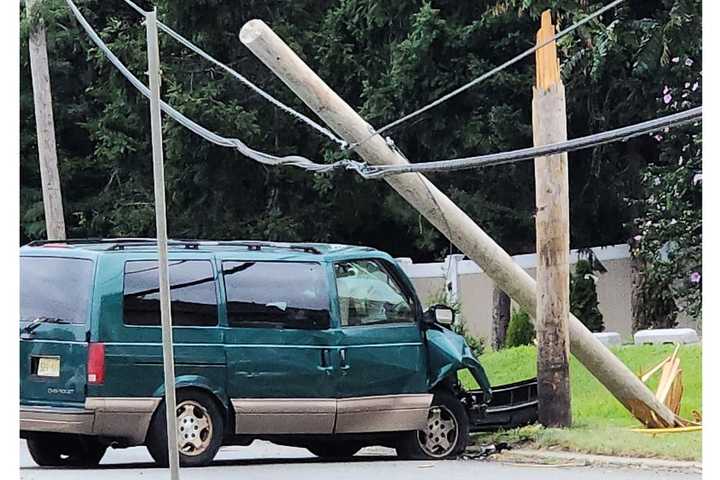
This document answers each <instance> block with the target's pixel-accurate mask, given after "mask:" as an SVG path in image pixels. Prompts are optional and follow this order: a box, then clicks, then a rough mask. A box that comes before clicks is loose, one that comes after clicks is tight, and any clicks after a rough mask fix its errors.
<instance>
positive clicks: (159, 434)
mask: <svg viewBox="0 0 720 480" xmlns="http://www.w3.org/2000/svg"><path fill="white" fill-rule="evenodd" d="M175 411H176V418H177V443H178V452H179V454H180V465H182V466H183V467H199V466H203V465H207V464H209V463H210V462H212V460H213V458H215V455H216V454H217V451H218V450H219V449H220V446H221V445H222V439H223V434H224V424H223V416H222V414H221V412H220V409H219V408H218V406H217V403H216V402H215V401H214V400H213V398H212V397H210V395H208V394H206V393H203V392H198V391H195V390H179V391H178V392H177V408H176V410H175ZM166 424H167V422H166V417H165V402H163V403H162V404H161V405H160V407H159V408H158V409H157V410H156V411H155V414H154V415H153V420H152V422H151V423H150V429H149V430H148V434H147V439H146V442H145V443H146V445H147V449H148V451H149V452H150V455H151V456H152V457H153V459H154V460H155V462H156V463H158V464H159V465H162V466H167V464H168V447H167V428H166Z"/></svg>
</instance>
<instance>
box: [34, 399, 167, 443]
mask: <svg viewBox="0 0 720 480" xmlns="http://www.w3.org/2000/svg"><path fill="white" fill-rule="evenodd" d="M159 403H160V398H117V397H109V398H99V397H95V398H88V399H86V400H85V406H84V408H73V407H51V406H36V405H20V436H21V437H26V436H28V433H29V432H52V433H70V434H79V435H95V436H105V437H111V438H116V439H120V440H123V441H124V442H125V443H127V445H140V444H142V443H144V442H145V435H146V434H147V429H148V427H149V426H150V420H151V419H152V414H153V412H154V411H155V409H156V408H157V406H158V404H159Z"/></svg>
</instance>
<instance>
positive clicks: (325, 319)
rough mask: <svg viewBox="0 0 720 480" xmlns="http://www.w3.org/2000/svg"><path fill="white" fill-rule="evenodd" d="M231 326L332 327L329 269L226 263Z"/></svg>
mask: <svg viewBox="0 0 720 480" xmlns="http://www.w3.org/2000/svg"><path fill="white" fill-rule="evenodd" d="M222 270H223V277H224V279H225V295H226V297H227V299H226V303H227V314H228V323H229V324H230V326H231V327H258V328H295V329H327V328H330V311H329V310H330V299H329V296H328V288H327V278H326V275H325V269H324V268H323V267H322V265H320V264H319V263H300V262H230V261H228V262H223V264H222Z"/></svg>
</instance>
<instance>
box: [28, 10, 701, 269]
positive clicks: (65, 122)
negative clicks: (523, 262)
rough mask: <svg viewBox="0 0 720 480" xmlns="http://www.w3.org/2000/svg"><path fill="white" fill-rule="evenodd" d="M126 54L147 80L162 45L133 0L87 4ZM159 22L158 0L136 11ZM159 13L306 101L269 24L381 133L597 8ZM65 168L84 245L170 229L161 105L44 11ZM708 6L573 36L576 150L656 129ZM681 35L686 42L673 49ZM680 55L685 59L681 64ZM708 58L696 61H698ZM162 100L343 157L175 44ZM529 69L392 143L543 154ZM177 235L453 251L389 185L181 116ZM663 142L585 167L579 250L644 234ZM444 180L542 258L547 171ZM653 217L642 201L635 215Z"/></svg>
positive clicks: (607, 23)
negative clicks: (599, 135)
mask: <svg viewBox="0 0 720 480" xmlns="http://www.w3.org/2000/svg"><path fill="white" fill-rule="evenodd" d="M78 3H79V6H80V8H81V10H82V11H83V12H84V14H85V15H86V17H87V18H88V19H89V21H90V22H91V23H92V24H93V25H94V26H95V27H96V29H97V30H98V31H99V32H100V35H101V36H102V38H103V39H105V41H106V42H107V43H108V44H109V46H110V47H111V48H112V49H113V50H114V52H115V53H116V54H117V55H118V56H119V57H120V58H121V59H122V60H123V61H124V62H125V63H126V64H127V65H128V66H129V67H130V68H131V69H132V70H133V71H134V72H135V73H136V74H137V75H138V76H140V77H141V74H142V72H144V71H145V70H146V68H147V67H146V53H145V31H144V28H143V27H142V25H141V22H140V18H139V17H138V16H137V14H136V13H135V12H133V11H132V10H130V9H129V8H127V7H126V6H125V5H124V4H123V3H122V2H121V1H119V0H117V1H107V0H104V1H100V0H86V1H82V2H78ZM139 3H140V4H141V6H143V7H146V8H148V7H149V6H150V2H149V1H141V2H139ZM154 3H155V4H156V5H157V7H158V11H159V14H160V18H161V19H162V20H163V21H164V22H165V23H167V24H168V25H170V26H172V27H173V28H174V29H176V30H177V31H179V32H181V33H182V34H184V35H186V36H187V37H188V38H190V39H191V40H192V41H193V42H194V43H196V44H198V45H200V46H201V47H202V48H204V49H205V50H207V51H208V52H210V53H212V54H213V55H215V56H217V57H218V58H219V59H220V60H221V61H223V62H226V63H228V64H230V65H232V66H233V67H234V68H236V69H238V70H239V71H241V72H242V73H243V74H245V75H247V76H248V77H249V78H251V79H252V80H253V81H255V82H257V83H258V84H259V85H260V86H261V87H263V88H264V89H267V90H268V91H270V92H272V93H273V95H276V96H277V97H278V98H280V99H281V100H282V101H284V102H286V103H288V104H289V105H292V106H294V107H297V108H299V109H303V106H302V104H301V102H300V101H299V100H298V99H297V98H296V97H295V96H294V95H293V94H292V93H291V92H290V91H289V90H288V89H287V88H286V87H285V86H284V85H283V84H282V82H280V81H279V80H278V79H277V78H276V77H275V76H274V75H273V74H272V73H271V72H270V71H269V70H267V68H265V67H264V66H263V65H262V64H260V62H259V61H257V59H255V58H254V57H253V56H252V54H251V53H250V52H248V51H247V50H246V49H245V48H244V47H243V46H242V45H241V44H240V42H239V41H238V39H237V33H238V30H239V28H240V26H241V25H243V23H244V22H246V21H247V20H249V19H251V18H262V19H263V20H265V21H266V22H267V23H268V24H269V25H271V26H272V28H273V29H274V30H275V31H276V32H277V33H278V34H279V35H280V36H281V37H282V38H284V39H285V40H286V41H287V42H288V43H289V44H290V46H291V47H292V48H293V49H295V50H296V51H297V52H298V53H299V54H300V56H301V57H302V58H303V59H304V60H305V61H306V62H307V63H308V64H309V65H310V66H311V67H312V68H313V69H315V70H316V71H317V73H318V74H319V75H320V77H322V78H323V79H325V80H326V81H327V83H328V84H329V85H330V86H332V87H333V88H334V89H335V90H336V91H337V92H338V93H339V94H340V96H342V97H343V98H344V99H345V100H346V101H347V102H348V103H349V104H350V105H353V106H355V107H357V109H358V110H359V111H360V113H361V114H362V115H363V116H364V117H366V118H367V119H368V120H369V121H370V122H371V123H373V124H374V125H375V126H380V125H382V124H385V123H386V122H389V121H391V120H394V119H395V118H397V117H398V116H400V115H402V114H404V113H408V112H410V111H412V110H414V109H415V108H418V107H420V106H422V105H424V104H426V103H427V102H429V101H431V100H433V99H435V98H437V97H438V96H440V95H441V94H444V93H446V92H448V91H449V90H451V89H453V88H456V87H458V86H460V85H461V84H463V83H464V82H466V81H468V80H470V79H471V78H473V77H475V76H477V75H479V74H481V73H484V72H485V71H487V70H489V69H490V68H492V67H495V66H497V65H499V64H500V63H502V62H504V61H505V60H506V59H507V58H509V57H510V56H512V55H514V54H515V53H517V52H520V51H523V50H525V49H526V48H528V47H529V46H530V45H532V44H533V43H534V39H535V32H536V30H537V28H538V23H539V22H538V20H539V14H540V13H541V11H542V10H543V9H545V8H552V9H553V12H555V14H556V18H557V23H559V24H560V25H561V26H567V25H568V24H569V23H570V22H571V21H574V20H577V19H579V18H581V17H582V16H583V15H585V14H586V13H587V12H588V11H591V10H593V9H596V8H598V7H599V6H600V5H601V4H602V3H604V2H600V1H590V0H583V1H580V2H575V1H572V2H571V1H567V0H555V1H547V0H542V1H532V2H530V1H527V0H506V1H497V0H493V1H489V0H481V1H468V0H462V1H458V0H452V1H450V0H434V1H427V0H399V1H393V2H386V1H378V0H338V1H330V0H312V1H310V0H293V1H289V0H288V1H279V0H252V1H245V2H238V1H231V0H199V1H192V2H190V1H178V0H173V1H170V0H157V1H156V2H154ZM42 14H43V17H44V18H45V21H46V24H47V27H48V43H49V55H50V62H51V64H50V71H51V81H52V86H53V95H54V112H55V120H56V129H57V139H58V150H59V159H60V160H59V166H60V175H61V179H62V188H63V196H64V204H65V211H66V216H67V218H66V224H67V228H68V234H69V236H73V237H84V236H109V235H132V236H142V235H153V232H154V220H153V206H152V205H153V204H152V201H153V196H152V175H151V153H150V141H149V140H150V138H149V131H150V129H149V115H148V104H147V102H146V101H145V99H144V98H143V97H142V96H141V95H139V94H138V93H137V92H135V91H134V90H133V89H132V87H131V86H129V85H128V84H127V82H126V81H125V80H124V79H123V78H122V77H121V76H120V75H119V74H118V72H116V71H115V70H114V68H113V67H112V66H111V65H110V64H109V63H108V62H107V61H106V60H105V59H104V58H103V56H102V54H101V53H100V52H99V51H98V50H97V49H96V48H94V46H93V45H92V44H91V43H90V42H89V40H88V38H87V37H86V35H85V33H84V32H83V31H82V30H81V29H80V28H79V26H78V25H77V23H76V22H75V21H74V20H73V19H72V18H71V16H70V14H69V12H68V11H67V8H66V6H65V3H64V2H63V1H62V0H45V1H44V2H43V12H42ZM21 16H22V20H21V22H22V40H21V52H20V56H21V58H20V61H21V92H20V93H21V99H20V100H21V112H20V119H21V139H20V142H21V145H20V147H21V169H20V170H21V171H20V177H21V178H20V180H21V231H20V240H21V242H25V241H27V240H30V239H33V238H39V237H42V236H43V235H44V223H43V213H42V204H41V200H42V199H41V192H40V181H39V171H38V167H37V147H36V143H35V129H34V118H33V107H32V92H31V84H30V72H29V62H28V54H27V28H28V25H27V23H28V22H27V19H25V14H24V11H23V12H21ZM699 32H700V1H699V0H675V1H670V0H663V1H658V2H640V1H629V2H626V3H625V4H623V6H621V7H619V8H617V9H615V11H614V12H612V13H608V14H606V15H604V18H603V20H602V21H593V22H591V23H590V24H588V25H587V26H585V27H583V28H581V29H579V30H578V32H577V33H576V34H574V35H571V36H569V37H566V38H565V39H564V40H563V41H562V42H560V45H559V49H560V54H561V58H562V62H563V65H562V72H563V77H564V80H565V83H566V91H567V97H568V102H569V103H568V126H569V135H570V137H576V136H580V135H584V134H588V133H591V132H595V131H600V130H604V129H609V128H613V127H618V126H622V125H626V124H630V123H634V122H637V121H640V120H645V119H648V118H651V117H654V116H655V115H656V114H657V113H658V112H659V111H662V108H659V107H661V106H662V105H660V106H659V105H658V103H657V102H656V101H655V100H656V95H657V92H658V91H660V90H662V88H663V87H664V85H665V84H666V83H667V82H668V80H667V78H669V77H670V71H671V70H672V67H673V64H672V62H671V61H670V59H671V58H673V57H675V56H681V57H683V58H684V57H685V56H686V55H687V54H688V52H690V51H691V50H692V49H693V48H694V49H695V50H692V51H693V52H696V51H697V50H698V49H699V45H694V44H695V43H698V42H699V38H700V34H699ZM679 37H682V38H683V41H682V42H679V43H678V42H676V39H677V38H679ZM678 49H680V50H682V49H684V50H682V51H680V50H678ZM693 58H696V62H697V63H699V56H698V55H694V53H693ZM161 61H162V64H163V75H164V79H163V97H164V99H165V100H166V101H168V102H169V103H171V104H172V105H174V106H175V107H176V108H177V109H178V110H180V111H181V112H183V113H185V114H186V115H188V116H190V117H192V118H193V119H195V120H197V121H199V122H200V123H203V124H205V125H207V126H208V127H209V128H211V129H213V130H216V131H218V132H219V133H222V134H226V135H232V136H238V137H240V138H242V139H243V140H244V141H246V142H247V143H248V144H249V145H252V146H254V147H256V148H258V149H262V150H266V151H271V152H274V153H277V154H280V155H283V154H289V153H299V154H302V155H305V156H308V157H309V158H314V159H317V160H322V159H325V160H333V159H339V158H342V156H343V154H342V152H340V151H339V150H338V149H337V148H336V147H335V146H334V145H333V144H331V143H329V142H327V141H326V140H325V139H324V138H322V137H320V136H318V135H316V134H315V133H314V132H312V131H311V130H309V129H308V128H307V127H306V126H304V125H303V124H300V123H298V122H297V121H295V120H293V119H292V118H290V117H288V116H287V115H286V114H285V113H283V112H280V111H278V110H277V109H275V108H274V107H272V106H271V105H269V104H268V103H266V102H265V101H264V100H262V99H261V98H259V97H258V96H257V95H255V94H254V93H252V92H250V91H249V90H247V89H246V88H245V87H244V86H243V85H242V84H240V83H239V82H237V81H236V80H234V79H233V78H231V77H229V76H228V75H227V74H225V73H223V72H222V71H220V70H219V69H218V68H216V67H213V66H212V65H210V64H208V63H206V62H205V61H204V60H202V59H201V58H199V57H197V56H195V55H194V54H192V53H191V52H189V51H188V50H186V49H184V48H183V47H181V46H180V45H178V44H176V43H174V42H173V41H172V39H170V38H168V37H167V36H165V35H161ZM533 63H534V62H532V61H531V60H528V61H525V62H521V63H520V64H518V65H516V66H514V67H512V68H510V69H508V70H506V71H504V72H503V73H501V74H499V75H497V76H495V77H493V78H491V79H489V80H488V81H486V82H485V83H484V84H481V85H479V86H477V87H475V88H473V89H471V90H469V91H467V92H465V93H464V94H462V95H460V96H458V97H455V98H454V99H453V100H451V101H449V102H446V103H444V104H442V105H441V106H439V107H437V108H435V109H434V110H432V111H430V112H428V113H426V114H424V115H421V116H420V117H418V118H417V119H414V120H413V121H411V122H409V123H408V124H406V125H404V126H402V127H400V128H397V129H395V130H393V131H392V132H390V136H391V137H392V138H393V140H394V141H395V143H396V144H397V145H399V147H400V148H401V149H402V150H403V152H404V153H405V154H406V155H407V156H408V158H410V159H411V160H412V161H416V162H421V161H428V160H438V159H445V158H453V157H458V156H463V155H470V154H480V153H490V152H495V151H500V150H506V149H513V148H520V147H525V146H528V145H530V144H531V143H532V132H531V115H530V113H531V112H530V104H531V96H532V88H531V87H532V83H533V81H534V66H533ZM164 136H165V151H166V155H165V158H166V182H167V199H168V216H169V218H168V220H169V223H168V226H169V233H170V235H171V236H172V237H176V238H192V237H199V238H252V239H270V240H288V241H293V240H296V241H300V240H301V241H332V242H347V243H356V244H357V243H361V244H367V245H371V246H374V247H377V248H381V249H384V250H387V251H389V252H391V253H393V254H394V255H397V256H411V257H413V258H415V259H416V260H434V259H437V258H440V257H442V256H444V255H445V254H447V253H450V250H451V246H450V245H449V244H448V242H447V240H446V239H444V238H443V237H442V236H441V235H440V234H439V233H438V232H437V231H436V230H435V229H434V228H432V226H431V225H429V224H428V223H427V222H426V221H425V220H423V219H422V218H420V216H419V215H418V214H417V212H415V211H414V210H413V209H412V208H408V207H407V205H406V204H405V203H404V201H403V200H402V199H400V198H399V197H398V196H397V195H395V194H394V193H393V192H392V190H391V189H390V188H389V186H387V184H385V183H384V182H377V181H364V180H361V179H359V178H358V177H357V176H356V175H354V174H351V173H335V174H330V175H322V176H312V175H310V174H308V173H306V172H303V171H300V170H298V169H293V168H270V167H266V166H262V165H259V164H257V163H255V162H252V161H251V160H248V159H246V158H244V157H242V156H241V155H240V154H238V153H236V152H234V151H230V150H227V149H222V148H220V147H216V146H213V145H210V144H208V143H207V142H205V141H203V140H201V139H199V138H197V137H195V136H193V135H192V134H191V133H189V132H188V131H186V130H184V129H183V128H182V127H180V126H179V125H177V124H175V123H174V122H172V121H171V120H170V119H167V118H166V119H165V122H164ZM660 148H661V146H660V144H658V142H656V141H655V140H653V139H652V138H651V137H647V138H642V139H636V140H633V141H631V142H627V143H622V144H616V145H611V146H606V147H602V148H597V149H595V150H593V151H590V152H578V153H573V154H571V164H570V177H571V178H570V184H571V204H572V210H571V238H572V243H573V246H574V247H582V246H594V245H600V244H613V243H618V242H621V241H624V240H625V239H626V238H628V237H629V236H630V235H631V233H633V232H631V231H630V230H631V229H630V228H629V227H626V226H625V224H628V223H631V220H632V218H633V215H634V214H635V213H636V212H637V210H636V209H635V208H627V205H626V202H625V197H628V198H641V197H642V196H643V192H644V190H643V188H644V185H643V183H642V178H643V177H642V175H643V174H642V173H641V172H642V171H643V169H644V168H645V167H646V166H647V165H648V164H650V163H651V162H656V161H657V160H658V157H659V153H660ZM431 178H432V180H433V181H434V182H436V183H437V184H438V186H439V187H440V188H441V189H443V190H444V191H446V192H447V193H448V194H449V196H450V197H451V198H452V199H453V200H454V201H455V202H457V203H458V205H459V206H460V207H461V208H463V209H464V210H465V211H466V212H467V213H468V214H469V215H470V216H471V217H472V218H473V219H474V220H475V221H477V222H478V223H479V224H480V225H481V226H482V227H483V228H485V229H486V230H487V231H488V232H489V234H490V235H491V236H492V237H493V238H495V239H496V240H497V241H498V242H499V243H500V244H501V245H503V246H504V247H505V248H507V249H508V250H509V251H510V252H511V253H520V252H530V251H534V217H533V214H534V203H535V202H534V187H533V185H534V177H533V169H532V164H531V162H524V163H518V164H515V165H508V166H501V167H494V168H489V169H482V170H470V171H464V172H460V173H452V174H434V175H432V176H431ZM637 208H640V207H637Z"/></svg>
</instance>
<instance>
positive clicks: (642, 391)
mask: <svg viewBox="0 0 720 480" xmlns="http://www.w3.org/2000/svg"><path fill="white" fill-rule="evenodd" d="M240 40H241V41H242V42H243V43H244V44H245V45H246V46H247V47H248V48H249V49H250V50H251V51H252V52H253V53H254V54H255V55H256V56H257V57H258V58H259V59H260V60H261V61H262V62H263V63H265V65H267V66H268V67H269V68H270V70H272V71H273V72H274V73H275V75H277V76H278V77H280V79H281V80H282V81H283V82H284V83H285V84H286V85H287V86H288V87H290V89H291V90H292V91H293V92H295V94H296V95H297V96H298V97H300V99H302V100H303V101H304V102H305V103H306V104H307V105H308V106H309V107H310V108H311V109H312V110H313V111H314V112H315V113H317V115H318V116H320V118H322V119H323V121H325V123H327V124H328V125H329V126H330V128H332V129H333V130H335V132H337V133H338V134H339V135H340V136H341V137H342V138H343V139H345V141H347V142H348V143H356V142H359V141H361V140H364V139H365V138H366V137H367V135H368V134H369V133H371V132H373V131H374V130H373V128H372V126H370V124H368V123H367V122H366V121H365V120H363V119H362V118H361V117H360V116H359V115H358V114H357V113H356V112H355V111H354V110H353V109H352V108H351V107H350V106H349V105H348V104H347V103H345V101H343V99H341V98H340V97H339V96H338V95H337V94H336V93H335V92H333V91H332V89H330V87H328V86H327V84H326V83H325V82H323V81H322V79H321V78H320V77H318V76H317V75H316V74H315V72H313V71H312V70H311V69H310V68H309V67H308V66H307V65H306V64H305V63H304V62H303V61H302V60H301V59H300V58H299V57H298V56H297V55H296V54H295V52H293V51H292V49H291V48H290V47H288V46H287V44H285V42H283V41H282V39H280V37H278V36H277V35H276V34H275V33H274V32H273V31H272V30H271V29H270V28H269V27H268V26H267V25H266V24H265V23H264V22H263V21H262V20H251V21H249V22H247V23H246V24H245V25H244V26H243V28H242V30H241V31H240ZM357 152H358V154H360V156H361V157H362V158H363V159H365V161H367V162H368V163H370V164H372V165H398V164H406V163H407V160H405V159H404V158H403V157H402V155H400V154H399V153H398V152H396V151H394V150H392V149H391V148H390V147H389V146H388V145H387V143H386V142H385V140H383V139H382V138H380V137H379V136H375V137H373V138H372V139H369V140H367V141H366V142H363V143H362V144H361V145H359V146H358V147H357ZM385 180H386V181H387V182H388V183H389V184H390V186H392V187H393V188H394V189H395V190H396V191H397V192H398V193H399V194H400V195H401V196H402V197H403V198H404V199H405V200H406V201H407V202H408V203H410V205H412V206H413V207H414V208H415V209H417V210H418V211H419V212H420V213H421V214H422V215H423V216H424V217H425V218H427V219H428V221H429V222H430V223H432V224H433V225H434V226H435V227H436V228H437V229H438V230H440V231H441V232H442V233H443V235H445V236H446V237H447V238H448V239H449V240H450V241H451V242H452V243H453V244H454V245H456V246H457V247H458V248H459V249H460V250H461V251H462V252H463V253H465V254H466V255H468V256H469V257H470V258H472V259H473V260H474V261H475V262H476V263H477V264H478V265H480V267H482V269H483V271H484V272H485V273H487V275H488V276H489V277H490V278H492V279H493V280H494V281H495V283H496V284H497V285H498V286H499V287H500V288H501V289H503V290H504V291H505V292H506V293H507V294H508V295H510V297H512V298H513V299H515V301H516V302H518V303H519V304H520V305H522V306H523V307H524V308H526V309H527V311H529V312H535V307H536V298H535V281H534V280H533V279H532V277H530V275H528V274H527V272H525V271H524V270H523V269H522V268H521V267H520V266H519V265H517V264H516V263H514V262H513V260H512V258H511V257H510V255H509V254H508V253H507V252H506V251H505V250H503V249H502V248H501V247H500V246H499V245H498V244H497V243H495V242H494V241H493V240H492V238H490V237H489V236H488V234H487V233H485V232H484V231H483V230H482V229H481V228H480V227H479V226H478V225H477V224H476V223H475V222H473V221H472V219H471V218H470V217H468V216H467V214H466V213H465V212H463V211H462V210H461V209H460V208H459V207H458V206H457V205H455V204H454V203H453V202H452V201H451V200H450V199H449V198H448V197H447V196H446V195H445V194H443V193H442V192H441V191H440V190H438V189H437V187H435V185H433V184H432V183H431V182H430V181H428V179H427V178H425V177H424V176H423V175H420V174H418V173H405V174H401V175H394V176H391V177H389V178H386V179H385ZM570 337H571V341H570V349H571V350H572V352H573V353H574V354H575V356H577V357H578V359H579V360H580V361H581V362H582V363H583V364H584V365H585V366H586V367H587V369H588V370H590V372H592V373H593V375H595V377H597V378H598V380H600V382H601V383H602V384H603V385H605V387H606V388H607V389H608V390H609V391H610V392H611V393H612V394H613V395H614V396H615V397H616V398H617V399H618V400H619V401H620V402H621V403H622V404H623V405H625V407H626V408H627V409H628V410H630V411H631V412H632V413H633V414H634V415H635V416H636V417H637V418H638V419H640V420H641V421H642V422H643V423H644V424H646V425H648V426H655V425H658V424H659V425H672V424H674V423H675V420H674V418H675V417H674V415H673V413H672V412H671V411H670V410H669V409H668V408H667V407H666V406H665V405H663V404H662V403H660V402H658V401H657V400H656V399H655V396H654V395H653V393H652V392H651V391H650V390H649V389H648V388H647V387H646V386H645V385H644V384H643V383H642V382H640V380H639V379H638V378H637V377H636V376H635V375H634V374H633V373H632V372H631V371H630V370H629V369H628V368H627V367H626V366H625V364H623V363H622V362H621V361H620V360H619V359H618V358H617V357H616V356H615V355H613V354H612V352H610V351H609V350H608V349H607V348H605V346H604V345H603V344H602V343H600V342H599V341H598V340H597V339H596V338H595V337H593V336H592V334H591V333H590V331H589V330H588V329H587V328H585V326H584V325H583V324H582V323H580V321H579V320H577V319H576V318H575V317H571V318H570Z"/></svg>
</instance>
